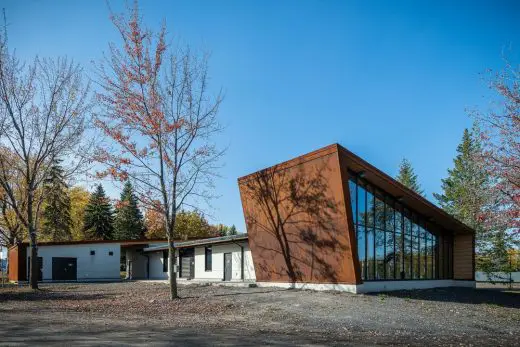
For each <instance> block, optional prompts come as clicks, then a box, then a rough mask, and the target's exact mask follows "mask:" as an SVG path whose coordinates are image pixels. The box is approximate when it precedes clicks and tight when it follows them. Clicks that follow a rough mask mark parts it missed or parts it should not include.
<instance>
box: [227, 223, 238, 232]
mask: <svg viewBox="0 0 520 347" xmlns="http://www.w3.org/2000/svg"><path fill="white" fill-rule="evenodd" d="M228 232H229V235H237V234H238V231H237V227H236V226H235V224H233V225H232V226H231V227H230V228H229V231H228Z"/></svg>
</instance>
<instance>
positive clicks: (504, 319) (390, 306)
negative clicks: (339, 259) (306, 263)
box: [0, 282, 520, 346]
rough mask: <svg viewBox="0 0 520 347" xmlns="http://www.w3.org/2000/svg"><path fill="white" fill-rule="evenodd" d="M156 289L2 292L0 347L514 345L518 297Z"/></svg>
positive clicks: (131, 285) (494, 292)
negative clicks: (176, 296)
mask: <svg viewBox="0 0 520 347" xmlns="http://www.w3.org/2000/svg"><path fill="white" fill-rule="evenodd" d="M179 292H180V295H181V296H182V299H180V300H176V301H174V302H170V301H169V300H168V287H167V285H166V284H164V283H151V282H122V283H104V284H76V283H74V284H48V285H42V286H41V290H40V291H37V292H33V291H31V290H29V289H28V288H25V287H21V288H20V287H13V286H11V287H7V288H0V345H2V344H4V345H24V344H29V343H32V344H37V345H43V344H53V345H56V344H58V345H70V344H72V343H74V344H79V345H104V344H107V345H108V344H111V345H113V344H116V345H117V344H121V345H149V344H154V345H169V344H176V343H177V344H182V345H193V346H195V345H204V346H209V345H215V344H223V345H264V344H272V345H305V344H307V345H354V346H355V345H397V344H399V345H442V346H445V345H479V346H482V345H490V346H491V345H492V346H500V345H503V346H512V345H517V346H518V345H520V288H514V289H512V290H507V289H504V288H480V289H477V290H473V289H467V288H449V289H434V290H420V291H399V292H391V293H386V294H374V295H353V294H347V293H338V292H313V291H305V290H281V289H272V288H237V287H223V286H195V285H188V286H181V287H180V290H179Z"/></svg>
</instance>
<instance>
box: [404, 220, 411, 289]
mask: <svg viewBox="0 0 520 347" xmlns="http://www.w3.org/2000/svg"><path fill="white" fill-rule="evenodd" d="M403 239H404V278H405V279H407V280H409V279H412V278H413V271H412V222H411V221H410V219H409V218H408V217H407V216H406V215H405V217H404V237H403Z"/></svg>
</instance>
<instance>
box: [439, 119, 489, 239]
mask: <svg viewBox="0 0 520 347" xmlns="http://www.w3.org/2000/svg"><path fill="white" fill-rule="evenodd" d="M475 134H478V132H475V129H474V130H473V131H470V130H468V129H465V130H464V134H463V135H462V142H461V143H460V144H459V145H458V147H457V156H456V157H455V159H454V160H453V163H454V167H453V169H448V177H447V178H445V179H443V180H442V186H441V187H442V194H437V193H434V194H433V196H434V197H435V199H437V201H438V202H439V205H440V206H441V207H442V208H443V209H444V210H445V211H446V212H448V213H449V214H451V215H452V216H454V217H455V218H457V219H458V220H460V221H461V222H463V223H465V224H467V225H468V226H470V227H472V228H473V229H476V230H477V231H479V230H478V229H480V226H481V223H480V222H479V217H480V216H481V214H482V212H483V210H484V208H485V205H486V200H487V198H488V196H487V193H486V191H487V190H488V188H489V182H488V178H487V175H486V173H485V171H484V170H483V168H482V166H481V165H480V164H479V162H478V160H477V158H478V156H479V155H480V152H481V150H482V148H481V144H480V140H479V139H478V138H477V137H476V136H475Z"/></svg>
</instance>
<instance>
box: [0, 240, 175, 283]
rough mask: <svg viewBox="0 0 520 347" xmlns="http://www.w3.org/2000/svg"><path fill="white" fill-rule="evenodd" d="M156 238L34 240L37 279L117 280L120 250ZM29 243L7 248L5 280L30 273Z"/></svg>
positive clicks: (21, 278) (19, 278) (24, 278)
mask: <svg viewBox="0 0 520 347" xmlns="http://www.w3.org/2000/svg"><path fill="white" fill-rule="evenodd" d="M158 242H161V243H164V242H165V241H164V240H158V241H153V240H152V241H150V240H145V241H139V240H128V241H69V242H41V243H39V244H38V264H39V270H40V271H39V276H38V279H39V280H40V281H113V280H120V279H121V275H120V273H121V272H120V268H121V253H122V250H123V252H124V251H125V250H126V249H127V248H130V249H133V248H136V247H141V248H143V247H148V246H149V245H152V244H155V243H158ZM30 254H31V250H30V246H29V244H28V243H27V242H24V243H21V244H19V245H16V246H13V247H11V248H10V249H9V280H10V281H14V282H24V281H27V280H28V277H29V273H30Z"/></svg>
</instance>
